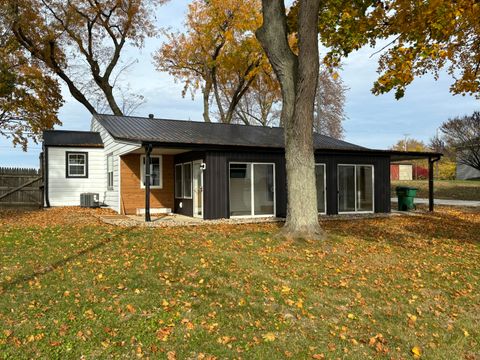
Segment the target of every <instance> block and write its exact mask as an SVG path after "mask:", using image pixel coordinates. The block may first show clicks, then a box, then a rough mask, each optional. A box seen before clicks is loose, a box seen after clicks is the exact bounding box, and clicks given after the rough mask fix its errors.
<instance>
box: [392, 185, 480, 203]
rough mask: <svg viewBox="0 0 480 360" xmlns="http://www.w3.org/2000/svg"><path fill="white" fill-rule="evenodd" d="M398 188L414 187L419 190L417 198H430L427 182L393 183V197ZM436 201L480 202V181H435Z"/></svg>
mask: <svg viewBox="0 0 480 360" xmlns="http://www.w3.org/2000/svg"><path fill="white" fill-rule="evenodd" d="M396 186H412V187H416V188H418V193H417V197H420V198H428V181H427V180H411V181H407V180H397V181H392V196H395V187H396ZM434 191H435V198H436V199H453V200H477V201H479V200H480V180H435V182H434Z"/></svg>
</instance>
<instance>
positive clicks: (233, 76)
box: [154, 0, 278, 123]
mask: <svg viewBox="0 0 480 360" xmlns="http://www.w3.org/2000/svg"><path fill="white" fill-rule="evenodd" d="M260 24H261V14H260V2H259V0H246V1H241V0H225V1H224V0H212V1H208V2H207V1H202V0H195V1H193V2H192V3H190V4H189V6H188V13H187V18H186V22H185V27H186V32H185V33H169V34H165V35H166V36H167V41H166V42H165V43H164V44H163V45H162V47H161V48H160V49H159V50H158V51H157V53H156V54H155V56H154V61H155V64H156V67H157V69H158V70H160V71H167V72H168V73H170V74H171V75H173V76H174V77H175V78H176V79H177V80H179V81H181V82H183V83H184V85H185V86H184V90H183V95H185V94H186V93H187V91H190V93H191V95H192V96H194V93H195V92H196V91H197V90H201V91H202V94H203V105H204V114H203V116H204V120H205V121H210V120H211V119H210V107H209V104H210V100H211V97H212V96H213V98H214V101H215V105H216V108H217V112H218V119H219V121H221V122H224V123H230V122H232V119H233V115H234V112H235V109H236V107H237V105H238V103H239V102H240V100H241V99H242V97H243V96H244V95H245V93H246V92H247V91H248V90H249V88H250V87H251V86H253V84H254V83H255V81H256V79H257V78H258V77H259V74H270V73H271V70H270V66H269V63H268V61H267V59H266V57H265V55H264V53H263V50H262V49H261V47H260V45H259V43H258V41H257V39H256V38H255V34H254V32H255V30H256V29H257V28H258V27H259V26H260ZM267 79H268V77H267ZM264 80H265V79H264ZM276 86H277V87H278V85H276Z"/></svg>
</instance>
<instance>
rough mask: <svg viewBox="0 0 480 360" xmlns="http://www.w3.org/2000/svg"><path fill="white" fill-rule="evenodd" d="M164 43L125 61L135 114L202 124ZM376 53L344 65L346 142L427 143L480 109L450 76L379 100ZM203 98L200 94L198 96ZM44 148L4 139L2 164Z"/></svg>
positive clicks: (74, 117) (80, 118)
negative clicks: (168, 69)
mask: <svg viewBox="0 0 480 360" xmlns="http://www.w3.org/2000/svg"><path fill="white" fill-rule="evenodd" d="M187 4H188V1H186V0H175V1H171V2H170V3H168V4H167V5H165V6H163V7H162V8H160V9H159V11H158V15H157V21H158V25H159V26H165V27H171V28H172V29H180V28H181V26H182V24H183V19H184V16H185V12H186V10H187ZM161 42H162V39H158V38H157V39H149V40H148V41H147V42H146V44H145V48H143V49H142V50H140V51H139V50H138V49H128V51H126V52H125V54H124V55H126V56H125V58H126V59H127V58H130V59H138V63H136V64H135V65H134V66H133V67H132V68H131V69H130V71H129V73H128V74H127V76H126V80H127V81H128V82H129V83H130V84H131V87H132V88H133V90H134V91H135V92H136V93H138V94H142V95H144V96H145V98H146V100H147V102H146V104H144V105H143V106H141V107H140V108H139V109H138V110H137V111H136V112H135V115H139V116H147V115H148V114H149V113H153V114H155V116H157V117H164V118H173V119H184V120H189V119H190V120H199V121H200V120H202V102H201V98H200V96H198V97H196V98H195V100H194V101H192V100H191V97H190V96H187V97H185V98H182V96H181V90H182V85H181V84H178V83H177V84H176V83H175V82H174V80H173V78H172V77H170V76H169V75H168V74H165V73H160V72H157V71H156V70H155V68H154V66H153V64H152V53H153V52H154V51H155V50H156V49H157V48H158V47H159V46H160V44H161ZM374 51H375V50H374V49H371V48H364V49H361V50H360V51H358V52H356V53H354V54H352V55H351V56H350V57H349V58H348V59H346V60H345V61H344V67H343V71H342V72H341V76H342V78H343V80H344V82H345V84H346V85H347V86H348V87H349V88H350V90H349V91H348V92H347V103H346V112H347V115H348V120H347V121H346V122H345V124H344V127H345V139H346V140H347V141H349V142H353V143H356V144H359V145H362V146H365V147H370V148H379V149H385V148H389V147H390V146H392V145H393V144H394V143H395V142H396V141H397V140H399V139H400V138H403V136H404V134H409V136H410V137H414V138H416V139H420V140H423V141H425V142H428V140H429V139H430V138H431V137H432V136H433V135H434V134H435V132H436V130H437V128H438V127H439V125H440V124H441V123H442V121H444V120H446V119H448V118H449V117H453V116H458V115H466V114H470V113H472V112H473V111H474V110H479V109H480V106H479V105H480V101H479V100H476V99H475V98H473V97H462V96H453V95H451V94H450V93H449V86H450V85H451V83H452V80H451V78H450V77H449V76H448V75H443V76H441V77H440V79H439V80H438V81H435V80H434V79H433V78H432V77H431V76H425V77H423V78H420V79H416V80H415V81H414V83H413V84H412V85H411V86H410V87H409V88H408V89H407V92H406V95H405V97H404V98H403V99H401V100H399V101H397V100H395V98H394V94H393V93H391V94H386V95H380V96H374V95H372V93H371V92H370V89H371V87H372V84H373V82H374V80H375V79H376V76H377V73H376V68H377V60H378V56H373V57H372V58H370V56H371V55H372V54H373V53H374ZM63 95H64V98H65V105H64V106H63V107H62V108H61V110H60V120H61V121H62V123H63V125H62V126H61V127H57V128H61V129H65V130H89V127H90V120H91V116H90V114H89V113H88V112H87V111H86V110H85V109H84V108H83V107H82V105H80V104H79V103H77V102H76V101H75V100H73V99H72V98H71V96H70V94H69V93H68V91H63ZM198 95H200V94H198ZM40 148H41V146H40V144H31V146H30V147H29V149H28V151H27V152H23V151H22V150H21V149H20V148H14V147H13V146H12V145H11V142H10V141H9V140H5V139H3V138H2V139H0V166H17V167H38V155H39V152H40Z"/></svg>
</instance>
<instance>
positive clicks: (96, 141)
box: [43, 130, 103, 147]
mask: <svg viewBox="0 0 480 360" xmlns="http://www.w3.org/2000/svg"><path fill="white" fill-rule="evenodd" d="M43 144H44V145H45V146H75V147H103V142H102V138H101V137H100V133H98V132H92V131H69V130H45V131H44V132H43Z"/></svg>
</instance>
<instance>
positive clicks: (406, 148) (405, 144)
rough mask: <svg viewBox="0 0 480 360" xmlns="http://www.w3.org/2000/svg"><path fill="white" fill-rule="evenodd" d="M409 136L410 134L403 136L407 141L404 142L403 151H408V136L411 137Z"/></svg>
mask: <svg viewBox="0 0 480 360" xmlns="http://www.w3.org/2000/svg"><path fill="white" fill-rule="evenodd" d="M409 135H410V134H403V136H404V138H405V139H404V140H403V147H404V149H403V151H408V146H407V142H408V136H409Z"/></svg>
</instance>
